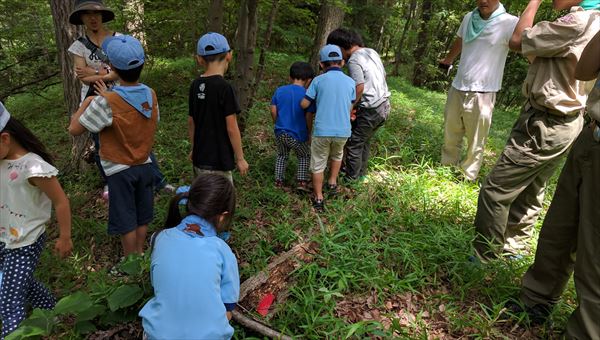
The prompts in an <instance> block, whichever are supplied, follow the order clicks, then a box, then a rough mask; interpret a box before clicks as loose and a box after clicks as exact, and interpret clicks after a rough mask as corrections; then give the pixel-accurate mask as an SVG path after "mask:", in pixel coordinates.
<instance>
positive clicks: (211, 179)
mask: <svg viewBox="0 0 600 340" xmlns="http://www.w3.org/2000/svg"><path fill="white" fill-rule="evenodd" d="M182 199H187V203H186V206H185V208H186V215H190V214H192V215H197V216H200V217H202V218H203V219H205V220H207V221H208V222H210V223H211V224H212V225H213V227H214V228H215V230H216V231H217V233H220V232H223V231H226V230H229V226H230V225H231V221H232V219H233V215H234V213H235V189H234V188H233V184H232V183H231V181H229V179H227V178H225V177H224V176H221V175H216V174H202V175H199V176H198V177H197V178H196V179H195V180H194V182H193V183H192V186H191V187H190V190H189V191H188V192H184V193H180V194H177V195H176V196H175V197H173V198H172V199H171V202H170V203H169V213H168V215H167V219H166V221H165V224H164V228H165V229H166V228H173V227H175V226H177V225H178V224H179V223H181V220H182V216H181V212H180V210H179V202H180V201H181V200H182ZM225 212H226V213H227V215H225V218H224V220H223V221H220V217H221V215H222V214H223V213H225Z"/></svg>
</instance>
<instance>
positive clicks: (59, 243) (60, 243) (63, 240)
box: [54, 237, 73, 259]
mask: <svg viewBox="0 0 600 340" xmlns="http://www.w3.org/2000/svg"><path fill="white" fill-rule="evenodd" d="M72 249H73V241H72V240H71V238H70V237H68V238H67V237H59V238H58V240H56V244H55V245H54V251H56V253H57V254H58V256H60V258H61V259H64V258H65V257H67V256H69V255H71V250H72Z"/></svg>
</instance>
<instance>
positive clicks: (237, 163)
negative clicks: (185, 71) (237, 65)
mask: <svg viewBox="0 0 600 340" xmlns="http://www.w3.org/2000/svg"><path fill="white" fill-rule="evenodd" d="M197 53H198V54H197V55H196V61H197V63H198V65H200V66H201V67H203V68H204V73H203V74H202V75H201V76H200V77H199V78H198V79H196V80H194V81H193V82H192V85H191V86H190V95H189V117H188V135H189V138H190V142H191V144H192V151H191V153H190V159H191V161H192V163H193V166H194V173H195V174H196V175H198V174H201V173H217V174H220V175H223V176H225V177H227V178H228V179H229V180H231V181H232V182H233V177H232V173H231V172H232V170H233V169H234V168H236V167H237V169H238V170H239V171H240V173H241V174H242V175H245V174H246V173H247V172H248V163H247V162H246V160H245V159H244V151H243V149H242V138H241V134H240V130H239V128H238V124H237V118H236V115H237V114H239V113H240V111H241V110H240V106H239V103H238V100H237V98H236V95H235V92H234V90H233V87H232V86H231V85H230V84H229V83H228V82H227V81H226V80H225V78H224V77H223V75H224V74H225V72H227V68H228V67H229V62H230V61H231V58H232V52H231V49H230V48H229V44H228V43H227V39H225V37H224V36H222V35H221V34H219V33H213V32H211V33H206V34H205V35H203V36H202V37H201V38H200V39H199V40H198V45H197Z"/></svg>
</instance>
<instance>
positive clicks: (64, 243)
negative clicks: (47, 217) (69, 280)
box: [29, 177, 73, 258]
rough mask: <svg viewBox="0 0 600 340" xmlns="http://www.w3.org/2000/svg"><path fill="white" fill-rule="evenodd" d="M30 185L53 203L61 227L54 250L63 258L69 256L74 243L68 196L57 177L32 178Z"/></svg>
mask: <svg viewBox="0 0 600 340" xmlns="http://www.w3.org/2000/svg"><path fill="white" fill-rule="evenodd" d="M29 183H31V184H32V185H35V186H36V187H38V188H39V189H40V190H41V191H42V192H44V193H45V194H46V196H48V198H50V200H51V201H52V205H53V206H54V211H55V212H56V220H57V221H58V227H59V237H58V240H56V245H55V246H54V249H55V250H56V252H57V253H58V255H59V256H60V257H61V258H65V257H67V256H69V254H70V253H71V250H72V249H73V241H72V240H71V207H70V205H69V199H68V198H67V195H65V192H64V191H63V189H62V187H61V186H60V183H59V182H58V179H57V178H56V177H50V178H48V177H32V178H30V179H29Z"/></svg>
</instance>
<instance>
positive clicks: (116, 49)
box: [102, 35, 145, 70]
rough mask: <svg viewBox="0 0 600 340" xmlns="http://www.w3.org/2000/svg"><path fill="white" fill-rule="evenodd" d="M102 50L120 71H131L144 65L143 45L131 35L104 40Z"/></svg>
mask: <svg viewBox="0 0 600 340" xmlns="http://www.w3.org/2000/svg"><path fill="white" fill-rule="evenodd" d="M102 50H104V53H105V54H106V56H107V57H108V60H109V61H110V63H111V64H112V65H113V66H114V67H115V68H116V69H118V70H131V69H132V68H136V67H139V66H141V65H143V64H144V61H145V59H144V48H143V47H142V43H140V41H139V40H137V39H136V38H134V37H132V36H130V35H117V36H113V37H109V38H106V39H104V42H102Z"/></svg>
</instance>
